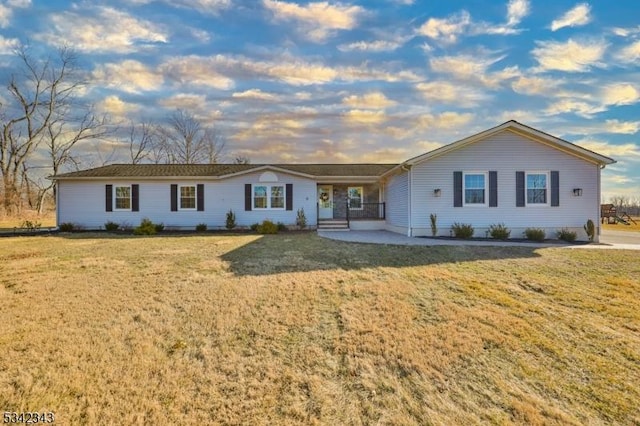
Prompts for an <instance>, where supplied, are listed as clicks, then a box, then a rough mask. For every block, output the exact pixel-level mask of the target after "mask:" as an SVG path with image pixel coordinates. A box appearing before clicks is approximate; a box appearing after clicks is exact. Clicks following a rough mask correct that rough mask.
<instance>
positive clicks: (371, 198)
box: [316, 183, 386, 230]
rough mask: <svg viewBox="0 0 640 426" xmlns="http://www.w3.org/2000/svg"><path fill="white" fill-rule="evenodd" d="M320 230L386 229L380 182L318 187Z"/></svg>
mask: <svg viewBox="0 0 640 426" xmlns="http://www.w3.org/2000/svg"><path fill="white" fill-rule="evenodd" d="M316 206H317V209H318V211H317V216H316V217H317V218H318V223H317V229H318V230H349V229H357V230H379V229H384V225H385V217H386V204H385V203H384V202H383V201H382V193H381V190H380V186H379V184H378V183H349V184H343V183H333V184H319V185H318V202H317V204H316Z"/></svg>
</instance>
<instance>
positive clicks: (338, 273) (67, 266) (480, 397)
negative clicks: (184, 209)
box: [0, 233, 640, 425]
mask: <svg viewBox="0 0 640 426" xmlns="http://www.w3.org/2000/svg"><path fill="white" fill-rule="evenodd" d="M0 265H2V273H1V274H0V281H1V283H0V301H1V303H2V321H1V322H0V409H2V410H4V411H17V412H25V411H40V412H43V411H53V412H54V413H55V415H56V419H57V421H58V423H59V424H137V423H142V422H149V423H150V424H212V423H217V424H300V425H308V424H332V425H333V424H353V425H361V424H406V425H410V424H474V423H496V424H505V423H521V424H549V423H551V424H554V423H555V424H575V425H579V424H607V423H609V424H611V423H618V424H633V423H639V422H640V411H639V410H640V408H639V407H640V387H639V386H638V383H640V298H639V297H638V295H639V294H640V280H639V279H638V277H640V258H639V256H638V252H632V251H618V250H614V251H606V252H605V251H600V250H596V249H590V250H582V249H579V248H577V249H563V248H547V249H536V248H533V247H532V248H529V247H523V248H521V247H515V248H514V247H509V248H497V247H496V248H489V247H397V246H377V245H364V244H351V243H341V242H336V241H331V240H325V239H322V238H319V237H318V236H316V235H315V234H314V233H292V234H281V235H273V236H264V237H262V236H257V235H215V236H212V235H174V236H171V235H170V236H162V235H160V236H155V237H133V236H108V235H100V234H71V235H68V236H64V235H59V236H38V237H22V238H18V237H15V238H0Z"/></svg>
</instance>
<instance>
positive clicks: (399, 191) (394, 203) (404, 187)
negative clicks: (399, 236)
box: [384, 172, 409, 229]
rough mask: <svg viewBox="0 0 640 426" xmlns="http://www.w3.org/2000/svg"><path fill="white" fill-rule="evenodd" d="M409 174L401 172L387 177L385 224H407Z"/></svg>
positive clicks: (403, 226)
mask: <svg viewBox="0 0 640 426" xmlns="http://www.w3.org/2000/svg"><path fill="white" fill-rule="evenodd" d="M408 184H409V174H408V173H407V172H402V173H401V174H399V175H395V176H392V177H391V178H389V180H388V182H387V185H386V188H385V191H384V194H385V202H386V205H385V207H386V218H387V224H388V225H389V226H390V227H392V228H398V229H401V228H404V229H406V228H407V227H408V226H409V216H408V215H409V198H408V197H409V186H408Z"/></svg>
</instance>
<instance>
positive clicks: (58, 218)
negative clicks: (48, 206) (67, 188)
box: [53, 181, 60, 228]
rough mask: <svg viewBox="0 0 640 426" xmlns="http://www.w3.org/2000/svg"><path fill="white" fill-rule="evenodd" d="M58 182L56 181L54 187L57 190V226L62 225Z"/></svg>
mask: <svg viewBox="0 0 640 426" xmlns="http://www.w3.org/2000/svg"><path fill="white" fill-rule="evenodd" d="M58 182H59V181H55V187H54V188H53V189H54V191H56V227H57V228H59V227H60V188H59V187H58Z"/></svg>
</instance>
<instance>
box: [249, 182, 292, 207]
mask: <svg viewBox="0 0 640 426" xmlns="http://www.w3.org/2000/svg"><path fill="white" fill-rule="evenodd" d="M256 186H264V187H265V188H267V207H256V189H255V188H256ZM274 186H279V187H282V198H283V201H284V202H283V205H282V207H271V187H274ZM286 208H287V185H285V184H280V183H278V184H275V183H274V184H268V183H254V184H252V185H251V210H260V211H264V210H285V209H286Z"/></svg>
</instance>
